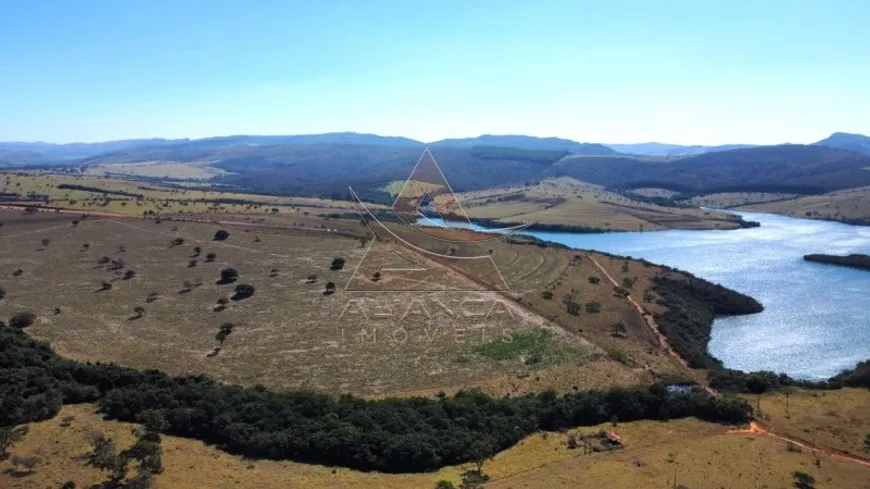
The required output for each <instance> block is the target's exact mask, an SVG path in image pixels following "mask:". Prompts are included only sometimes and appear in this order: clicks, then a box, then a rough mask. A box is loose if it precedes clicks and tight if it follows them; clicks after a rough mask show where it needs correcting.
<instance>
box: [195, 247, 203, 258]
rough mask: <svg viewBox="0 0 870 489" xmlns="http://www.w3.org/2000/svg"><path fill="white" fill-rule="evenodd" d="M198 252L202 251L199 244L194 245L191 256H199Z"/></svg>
mask: <svg viewBox="0 0 870 489" xmlns="http://www.w3.org/2000/svg"><path fill="white" fill-rule="evenodd" d="M200 253H202V248H201V247H199V246H194V247H193V256H194V257H197V256H199V254H200Z"/></svg>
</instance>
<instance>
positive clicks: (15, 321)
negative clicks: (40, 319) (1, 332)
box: [9, 312, 36, 329]
mask: <svg viewBox="0 0 870 489" xmlns="http://www.w3.org/2000/svg"><path fill="white" fill-rule="evenodd" d="M34 321H36V314H33V313H32V312H19V313H18V314H16V315H14V316H12V317H11V318H9V327H10V328H18V329H23V328H26V327H28V326H30V325H32V324H33V322H34Z"/></svg>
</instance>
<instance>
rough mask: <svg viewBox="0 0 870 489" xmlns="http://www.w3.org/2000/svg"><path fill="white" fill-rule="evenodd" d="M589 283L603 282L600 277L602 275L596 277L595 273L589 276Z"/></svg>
mask: <svg viewBox="0 0 870 489" xmlns="http://www.w3.org/2000/svg"><path fill="white" fill-rule="evenodd" d="M589 283H590V284H593V285H595V284H599V283H601V278H600V277H596V276H595V275H592V276H590V277H589Z"/></svg>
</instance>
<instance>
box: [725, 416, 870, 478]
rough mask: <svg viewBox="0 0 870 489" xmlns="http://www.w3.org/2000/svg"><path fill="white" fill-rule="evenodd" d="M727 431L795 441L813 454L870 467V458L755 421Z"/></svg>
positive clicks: (789, 441) (790, 441)
mask: <svg viewBox="0 0 870 489" xmlns="http://www.w3.org/2000/svg"><path fill="white" fill-rule="evenodd" d="M727 433H729V434H738V435H739V434H746V435H764V436H769V437H771V438H776V439H777V440H781V441H784V442H787V443H794V444H795V445H797V446H799V447H801V448H807V449H809V450H812V451H813V454H816V453H822V454H823V455H826V456H828V457H831V458H837V459H840V460H845V461H847V462H852V463H856V464H858V465H863V466H864V467H870V460H867V459H865V458H862V457H859V456H856V455H851V454H848V453H846V452H844V451H842V450H837V449H836V448H829V447H824V446H820V447H816V446H813V444H811V443H808V442H806V441H805V440H801V439H799V438H792V437H790V436H786V435H780V434H778V433H775V432H773V431H771V430H769V429H765V428H764V427H762V426H761V425H760V424H758V423H757V422H755V421H753V422H751V423H749V428H741V429H735V430H728V431H727Z"/></svg>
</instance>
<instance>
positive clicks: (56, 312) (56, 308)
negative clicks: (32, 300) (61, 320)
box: [54, 307, 60, 316]
mask: <svg viewBox="0 0 870 489" xmlns="http://www.w3.org/2000/svg"><path fill="white" fill-rule="evenodd" d="M58 314H60V308H59V307H55V308H54V315H55V316H57V315H58Z"/></svg>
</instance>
